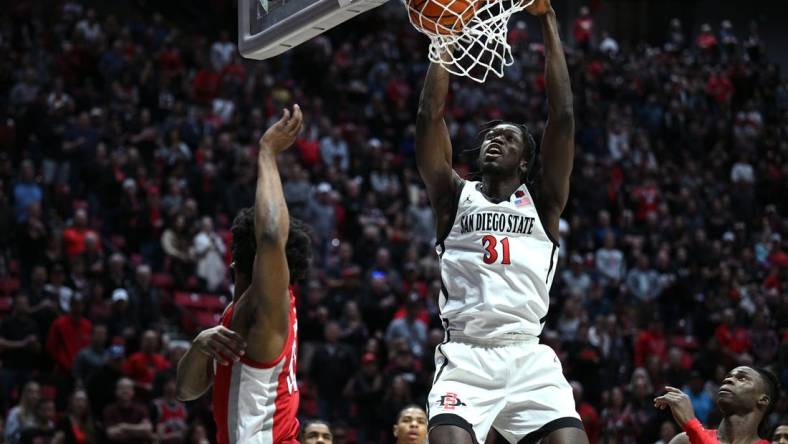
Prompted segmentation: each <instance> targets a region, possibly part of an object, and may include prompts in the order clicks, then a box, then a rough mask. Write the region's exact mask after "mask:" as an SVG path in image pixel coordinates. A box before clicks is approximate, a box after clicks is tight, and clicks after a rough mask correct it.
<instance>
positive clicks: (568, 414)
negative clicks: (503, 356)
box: [493, 344, 588, 444]
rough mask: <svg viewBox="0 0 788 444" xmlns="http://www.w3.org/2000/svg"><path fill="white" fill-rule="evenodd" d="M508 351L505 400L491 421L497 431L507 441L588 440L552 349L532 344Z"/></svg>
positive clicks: (581, 442)
mask: <svg viewBox="0 0 788 444" xmlns="http://www.w3.org/2000/svg"><path fill="white" fill-rule="evenodd" d="M511 355H512V356H513V360H512V361H511V362H510V363H509V368H511V369H512V371H513V374H512V376H511V380H510V383H511V386H510V388H509V396H508V398H509V402H508V403H507V405H506V407H505V408H504V409H503V410H502V411H501V413H500V415H499V416H498V418H497V419H496V420H495V422H494V423H493V426H494V427H495V429H497V430H498V433H499V434H500V435H501V436H502V437H503V438H504V439H505V440H506V441H508V442H510V443H526V444H527V443H533V444H535V443H539V442H543V443H567V444H569V443H571V444H575V443H578V444H586V443H588V438H587V437H586V434H585V430H584V429H583V423H582V421H580V416H579V415H578V414H577V411H576V410H575V402H574V397H573V396H572V388H571V386H570V385H569V383H568V382H567V381H566V378H565V377H564V374H563V369H562V368H561V363H560V361H559V360H558V357H557V356H556V355H555V352H554V351H553V350H552V349H551V348H550V347H547V346H545V345H539V344H532V345H529V346H523V347H518V348H514V347H512V348H511ZM498 442H502V441H501V440H499V441H498Z"/></svg>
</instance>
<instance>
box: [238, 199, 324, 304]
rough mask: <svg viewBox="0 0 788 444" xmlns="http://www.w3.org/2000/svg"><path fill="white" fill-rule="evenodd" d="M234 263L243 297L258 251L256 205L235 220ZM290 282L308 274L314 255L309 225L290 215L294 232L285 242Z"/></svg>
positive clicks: (239, 293) (290, 233)
mask: <svg viewBox="0 0 788 444" xmlns="http://www.w3.org/2000/svg"><path fill="white" fill-rule="evenodd" d="M232 233H233V246H232V252H233V264H232V266H231V268H232V272H233V277H234V279H235V297H239V296H240V295H242V294H243V292H244V291H246V289H247V288H248V287H249V285H250V284H251V282H252V268H253V266H254V257H255V254H256V251H257V242H256V240H255V232H254V207H249V208H244V209H243V210H241V211H239V212H238V215H237V216H236V217H235V220H233V226H232ZM285 254H286V255H287V266H288V268H289V269H290V283H291V284H292V283H294V282H295V281H297V280H299V279H301V278H303V277H304V276H306V272H307V270H309V262H310V260H311V258H312V242H311V239H310V236H309V231H308V229H307V226H306V225H305V224H304V223H303V222H301V221H300V220H298V219H294V218H292V217H291V218H290V232H289V234H288V236H287V245H286V246H285Z"/></svg>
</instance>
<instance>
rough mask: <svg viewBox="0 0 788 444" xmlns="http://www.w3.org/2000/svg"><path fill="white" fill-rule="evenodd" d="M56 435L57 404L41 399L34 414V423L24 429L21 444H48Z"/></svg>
mask: <svg viewBox="0 0 788 444" xmlns="http://www.w3.org/2000/svg"><path fill="white" fill-rule="evenodd" d="M54 435H55V402H54V401H53V400H51V399H46V398H41V399H39V400H38V403H37V404H36V408H35V410H34V413H33V422H32V423H30V424H28V426H27V427H25V428H24V429H22V433H21V435H20V436H19V443H20V444H35V443H38V442H42V441H43V442H48V441H49V440H50V439H51V438H52V437H53V436H54Z"/></svg>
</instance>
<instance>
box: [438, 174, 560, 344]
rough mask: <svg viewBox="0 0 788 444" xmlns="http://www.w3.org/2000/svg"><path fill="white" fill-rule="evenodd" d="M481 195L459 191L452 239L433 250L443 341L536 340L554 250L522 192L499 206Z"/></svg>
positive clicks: (470, 185)
mask: <svg viewBox="0 0 788 444" xmlns="http://www.w3.org/2000/svg"><path fill="white" fill-rule="evenodd" d="M480 187H481V184H480V183H479V182H472V181H466V182H465V183H464V185H463V187H462V190H461V191H460V199H459V203H458V205H457V214H456V216H455V218H454V223H453V225H452V227H451V231H450V232H449V234H448V236H447V237H446V239H445V240H444V241H443V242H442V243H440V244H438V246H437V247H436V250H437V252H438V257H439V262H440V272H441V279H442V284H443V289H442V292H441V297H440V301H439V307H440V311H441V318H442V319H443V321H444V324H445V327H446V331H447V335H448V337H449V339H450V338H451V334H452V332H456V333H459V334H460V335H463V336H467V337H470V338H477V339H490V338H498V337H506V336H504V335H528V336H538V335H539V334H540V333H541V332H542V326H543V322H544V318H545V316H546V315H547V309H548V307H549V306H550V300H549V294H548V293H549V291H550V286H551V285H552V283H553V277H554V276H555V269H556V262H557V260H558V244H556V243H554V242H553V241H552V240H550V238H549V237H548V235H547V232H546V231H545V229H544V227H543V226H542V222H541V220H540V219H539V215H538V214H537V211H536V207H535V206H534V201H533V199H532V197H531V194H530V193H529V192H528V188H527V187H526V186H525V185H522V186H520V188H518V189H517V191H515V192H514V193H513V194H512V195H511V196H510V198H509V200H507V201H503V202H500V203H497V204H496V203H492V202H490V201H489V200H487V198H486V197H485V196H484V195H483V194H482V193H481V191H480V190H479V189H480Z"/></svg>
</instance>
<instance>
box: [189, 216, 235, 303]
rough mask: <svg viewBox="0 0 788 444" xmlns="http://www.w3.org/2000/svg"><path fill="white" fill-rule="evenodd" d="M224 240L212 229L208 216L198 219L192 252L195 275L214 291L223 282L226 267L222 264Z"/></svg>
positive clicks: (209, 289)
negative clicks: (195, 265)
mask: <svg viewBox="0 0 788 444" xmlns="http://www.w3.org/2000/svg"><path fill="white" fill-rule="evenodd" d="M225 251H226V249H225V246H224V241H222V238H221V237H219V235H218V234H216V232H215V231H214V230H213V221H212V220H211V218H210V217H203V218H202V220H201V221H200V232H199V233H197V236H195V237H194V243H193V244H192V254H191V256H192V257H194V260H195V261H196V262H197V276H198V277H200V278H201V279H202V280H203V281H205V289H206V290H208V291H209V292H216V291H217V290H219V289H220V285H222V284H223V283H224V279H225V277H226V275H227V267H225V265H224V253H225Z"/></svg>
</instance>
